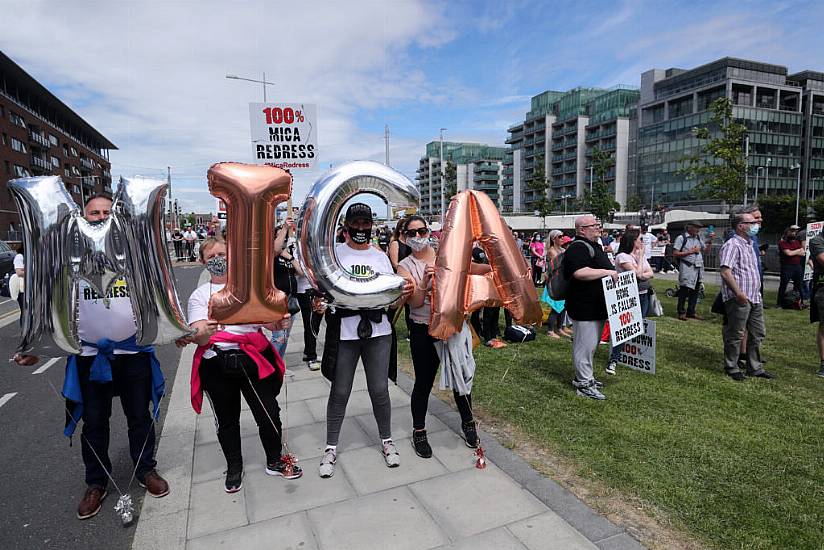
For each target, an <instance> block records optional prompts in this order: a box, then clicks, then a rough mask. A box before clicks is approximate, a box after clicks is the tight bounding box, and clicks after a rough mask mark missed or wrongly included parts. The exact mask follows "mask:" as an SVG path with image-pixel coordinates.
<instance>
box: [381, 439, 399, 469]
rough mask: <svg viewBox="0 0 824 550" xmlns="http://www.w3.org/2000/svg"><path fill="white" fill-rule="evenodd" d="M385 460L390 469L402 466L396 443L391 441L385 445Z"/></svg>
mask: <svg viewBox="0 0 824 550" xmlns="http://www.w3.org/2000/svg"><path fill="white" fill-rule="evenodd" d="M383 459H384V460H385V461H386V465H387V466H389V467H390V468H397V467H398V466H400V465H401V455H400V454H398V450H397V449H396V448H395V443H393V442H392V440H391V439H390V440H389V441H387V442H386V443H384V444H383Z"/></svg>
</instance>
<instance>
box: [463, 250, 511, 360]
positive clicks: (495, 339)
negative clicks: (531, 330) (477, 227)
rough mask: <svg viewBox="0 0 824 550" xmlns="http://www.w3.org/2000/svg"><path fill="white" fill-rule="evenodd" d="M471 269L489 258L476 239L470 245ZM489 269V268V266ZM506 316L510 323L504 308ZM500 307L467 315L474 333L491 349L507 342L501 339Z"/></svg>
mask: <svg viewBox="0 0 824 550" xmlns="http://www.w3.org/2000/svg"><path fill="white" fill-rule="evenodd" d="M471 265H472V266H473V267H472V269H475V266H482V265H485V266H489V258H487V257H486V252H485V251H484V249H483V248H481V246H480V245H479V244H478V242H477V241H476V242H475V243H473V246H472V264H471ZM490 269H491V268H490ZM504 315H505V317H506V325H507V326H509V325H511V324H512V317H511V315H510V314H509V311H508V310H504ZM500 319H501V308H500V307H497V306H493V307H484V308H481V309H476V310H475V311H473V312H472V315H470V317H469V324H470V325H472V328H474V329H475V333H476V334H477V335H478V337H479V338H480V339H481V342H483V344H484V345H485V346H486V347H488V348H492V349H501V348H505V347H506V346H507V343H506V342H504V341H503V340H501V327H500V324H499V323H500Z"/></svg>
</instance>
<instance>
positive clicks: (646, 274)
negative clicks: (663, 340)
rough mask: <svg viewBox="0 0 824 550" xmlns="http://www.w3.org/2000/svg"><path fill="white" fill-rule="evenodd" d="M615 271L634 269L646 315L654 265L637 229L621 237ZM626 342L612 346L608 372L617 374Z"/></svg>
mask: <svg viewBox="0 0 824 550" xmlns="http://www.w3.org/2000/svg"><path fill="white" fill-rule="evenodd" d="M615 271H617V272H618V273H623V272H624V271H634V272H635V277H636V279H637V280H638V298H639V302H640V305H641V315H642V316H644V317H646V316H647V311H648V310H649V296H650V283H649V280H650V279H652V277H653V272H652V267H651V266H650V265H649V262H648V261H647V258H646V254H645V246H644V239H643V238H642V237H641V233H640V232H639V231H638V230H637V229H627V231H626V232H625V233H624V236H623V237H621V244H620V245H618V255H617V256H615ZM623 349H624V344H619V345H617V346H615V347H614V348H612V353H611V354H610V357H609V363H607V369H606V372H607V374H615V369H616V368H617V367H618V360H619V359H620V358H621V351H623Z"/></svg>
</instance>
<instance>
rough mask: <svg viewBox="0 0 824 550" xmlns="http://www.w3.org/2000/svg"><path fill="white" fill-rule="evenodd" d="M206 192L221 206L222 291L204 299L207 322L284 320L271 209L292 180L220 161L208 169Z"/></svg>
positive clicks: (267, 169) (289, 190) (276, 171)
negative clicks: (223, 208)
mask: <svg viewBox="0 0 824 550" xmlns="http://www.w3.org/2000/svg"><path fill="white" fill-rule="evenodd" d="M208 180H209V192H210V193H211V194H212V195H214V196H215V197H217V198H219V199H221V200H223V201H224V202H225V203H226V249H227V260H228V264H229V271H228V273H227V280H226V287H224V288H223V289H222V290H220V291H219V292H216V293H215V294H213V295H212V298H211V299H210V300H209V318H210V319H214V320H216V321H220V322H221V323H224V324H227V325H239V324H247V323H269V322H271V321H276V320H278V319H281V318H283V317H284V316H285V315H286V312H287V309H286V294H284V293H283V292H282V291H280V290H278V289H277V287H275V277H274V262H275V254H274V243H275V235H274V232H275V228H274V220H275V207H276V206H277V205H278V203H281V202H283V201H285V200H286V199H287V198H289V196H290V195H291V193H292V176H290V175H289V173H288V172H286V171H284V170H281V169H280V168H275V167H274V166H267V165H258V164H241V163H236V162H221V163H218V164H215V165H213V166H212V167H211V168H209V173H208Z"/></svg>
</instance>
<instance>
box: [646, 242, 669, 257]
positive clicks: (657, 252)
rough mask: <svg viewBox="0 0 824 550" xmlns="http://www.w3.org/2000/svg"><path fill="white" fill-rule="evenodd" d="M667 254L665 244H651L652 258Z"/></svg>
mask: <svg viewBox="0 0 824 550" xmlns="http://www.w3.org/2000/svg"><path fill="white" fill-rule="evenodd" d="M666 255H667V245H665V244H654V245H652V251H651V254H650V256H651V257H652V258H663V257H664V256H666Z"/></svg>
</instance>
